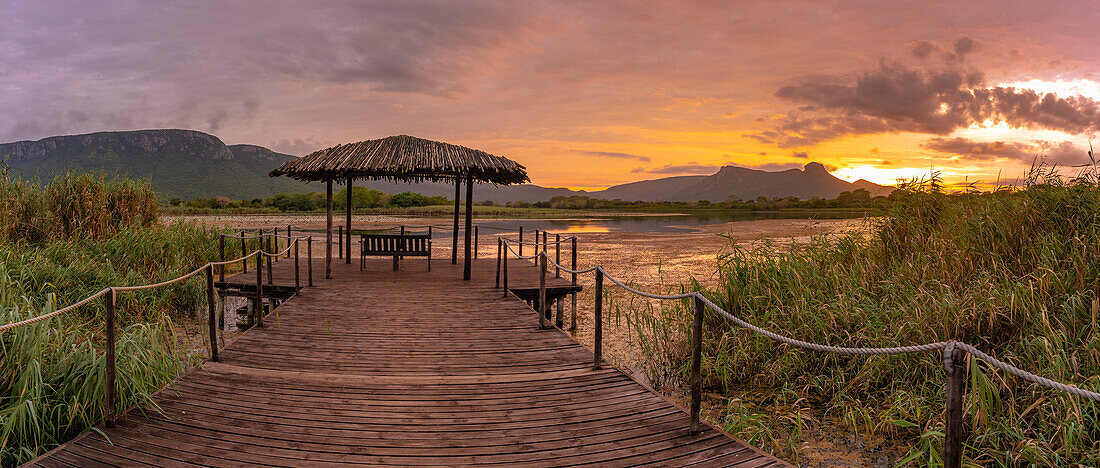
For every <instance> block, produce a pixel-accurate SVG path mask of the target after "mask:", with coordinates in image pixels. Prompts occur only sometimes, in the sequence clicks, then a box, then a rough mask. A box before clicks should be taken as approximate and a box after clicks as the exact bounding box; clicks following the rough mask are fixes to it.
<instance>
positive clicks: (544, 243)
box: [542, 231, 547, 253]
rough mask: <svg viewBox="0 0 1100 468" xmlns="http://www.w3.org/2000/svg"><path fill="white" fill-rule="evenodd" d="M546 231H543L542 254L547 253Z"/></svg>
mask: <svg viewBox="0 0 1100 468" xmlns="http://www.w3.org/2000/svg"><path fill="white" fill-rule="evenodd" d="M546 234H547V232H546V231H542V253H546Z"/></svg>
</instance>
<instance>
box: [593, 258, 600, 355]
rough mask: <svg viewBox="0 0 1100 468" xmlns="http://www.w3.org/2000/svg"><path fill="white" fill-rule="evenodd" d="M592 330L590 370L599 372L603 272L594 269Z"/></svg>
mask: <svg viewBox="0 0 1100 468" xmlns="http://www.w3.org/2000/svg"><path fill="white" fill-rule="evenodd" d="M594 315H595V317H594V320H595V323H594V324H593V325H594V328H593V329H592V338H593V343H592V370H600V367H602V363H603V270H602V269H599V268H597V269H596V313H595V314H594Z"/></svg>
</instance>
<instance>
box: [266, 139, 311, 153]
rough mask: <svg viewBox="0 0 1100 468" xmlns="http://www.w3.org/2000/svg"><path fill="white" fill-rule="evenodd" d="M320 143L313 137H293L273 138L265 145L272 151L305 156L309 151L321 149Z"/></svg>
mask: <svg viewBox="0 0 1100 468" xmlns="http://www.w3.org/2000/svg"><path fill="white" fill-rule="evenodd" d="M322 146H323V145H322V143H321V142H319V141H317V140H316V139H314V138H306V139H302V138H295V139H294V140H293V141H291V140H275V141H274V142H272V143H270V144H268V145H267V147H268V148H270V149H271V150H272V151H275V152H278V153H285V154H292V155H295V156H305V155H307V154H309V153H312V152H314V151H317V150H319V149H321V147H322Z"/></svg>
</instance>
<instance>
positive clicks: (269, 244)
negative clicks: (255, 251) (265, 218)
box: [261, 236, 275, 284]
mask: <svg viewBox="0 0 1100 468" xmlns="http://www.w3.org/2000/svg"><path fill="white" fill-rule="evenodd" d="M271 237H272V236H268V237H267V250H271ZM261 250H263V249H262V248H261ZM268 253H272V252H268ZM271 257H272V256H271V255H264V256H263V258H266V259H267V284H275V282H274V281H275V280H274V278H272V277H271V270H272V269H273V268H271Z"/></svg>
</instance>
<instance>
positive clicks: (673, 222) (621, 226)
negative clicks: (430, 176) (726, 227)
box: [433, 211, 867, 237]
mask: <svg viewBox="0 0 1100 468" xmlns="http://www.w3.org/2000/svg"><path fill="white" fill-rule="evenodd" d="M866 215H867V213H864V212H861V211H855V212H852V211H848V212H814V211H798V212H794V211H792V212H733V213H706V214H685V215H653V216H649V215H640V216H608V217H596V218H572V219H501V220H475V224H477V225H478V226H480V229H481V230H482V232H485V230H495V231H508V232H516V231H518V230H519V228H520V226H523V230H524V231H527V232H530V231H533V230H536V229H537V230H540V231H549V232H552V233H574V232H575V233H585V232H691V231H694V230H696V228H697V227H702V226H711V225H716V224H725V223H729V222H732V221H755V220H762V219H853V218H862V217H864V216H866ZM436 226H437V227H439V228H442V229H440V230H438V231H436V232H437V234H436V235H435V236H433V237H446V236H447V235H448V234H447V232H449V227H450V225H449V224H442V223H440V224H436ZM459 227H460V228H461V225H460V226H459ZM444 229H446V231H445V230H444Z"/></svg>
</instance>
